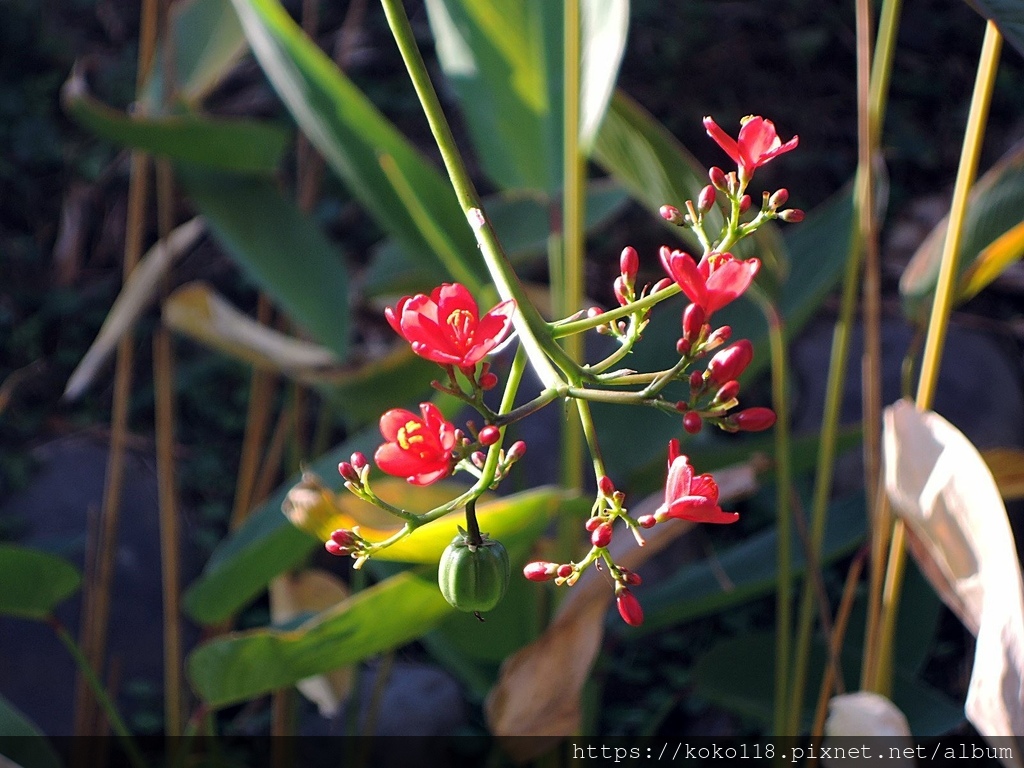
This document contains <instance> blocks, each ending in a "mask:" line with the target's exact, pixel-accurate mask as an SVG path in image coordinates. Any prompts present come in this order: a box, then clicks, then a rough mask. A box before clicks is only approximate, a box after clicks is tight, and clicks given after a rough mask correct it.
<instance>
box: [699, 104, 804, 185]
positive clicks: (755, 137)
mask: <svg viewBox="0 0 1024 768" xmlns="http://www.w3.org/2000/svg"><path fill="white" fill-rule="evenodd" d="M740 123H741V127H740V135H739V141H737V140H735V139H733V138H732V136H730V135H729V134H727V133H726V132H725V131H723V130H722V129H721V128H719V127H718V124H717V123H716V122H715V121H714V120H712V119H711V118H710V117H705V118H704V128H705V129H707V132H708V136H710V137H711V138H712V139H714V140H715V141H716V142H717V143H718V146H720V147H721V148H722V149H724V150H725V153H726V154H727V155H729V157H731V158H732V159H733V161H734V162H735V163H736V165H737V166H738V167H739V172H740V179H741V180H743V181H747V180H749V179H750V177H751V176H753V175H754V170H755V169H757V168H760V167H761V166H762V165H764V164H765V163H767V162H768V161H769V160H772V159H773V158H776V157H778V156H779V155H781V154H783V153H784V152H789V150H791V149H796V145H797V144H798V143H799V141H800V137H799V136H794V137H793V138H792V139H790V140H789V141H787V142H786V143H785V144H783V143H782V140H781V139H780V138H779V135H778V134H777V133H776V132H775V125H774V124H773V123H772V121H771V120H765V119H764V118H763V117H760V116H751V117H747V118H744V119H743V120H741V121H740Z"/></svg>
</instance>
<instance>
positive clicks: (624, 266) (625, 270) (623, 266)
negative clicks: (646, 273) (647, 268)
mask: <svg viewBox="0 0 1024 768" xmlns="http://www.w3.org/2000/svg"><path fill="white" fill-rule="evenodd" d="M639 269H640V256H639V255H638V254H637V252H636V248H633V247H632V246H629V245H627V246H626V247H625V248H623V249H622V253H621V254H620V255H619V271H620V272H622V276H623V277H625V278H626V279H627V280H628V281H629V282H631V283H632V282H633V281H634V280H636V273H637V271H638V270H639Z"/></svg>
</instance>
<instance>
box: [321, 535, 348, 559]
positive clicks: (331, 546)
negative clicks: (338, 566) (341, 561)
mask: <svg viewBox="0 0 1024 768" xmlns="http://www.w3.org/2000/svg"><path fill="white" fill-rule="evenodd" d="M324 549H326V550H327V551H328V552H329V553H331V554H332V555H334V556H335V557H345V556H346V555H350V554H352V550H350V549H349V548H348V547H343V546H341V545H340V544H338V542H336V541H331V540H330V539H328V540H327V541H325V542H324Z"/></svg>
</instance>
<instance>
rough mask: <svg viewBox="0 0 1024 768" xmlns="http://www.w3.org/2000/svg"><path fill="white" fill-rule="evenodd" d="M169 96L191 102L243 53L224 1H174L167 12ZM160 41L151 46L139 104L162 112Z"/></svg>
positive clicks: (241, 38)
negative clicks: (170, 66) (170, 43)
mask: <svg viewBox="0 0 1024 768" xmlns="http://www.w3.org/2000/svg"><path fill="white" fill-rule="evenodd" d="M170 15H171V35H172V39H173V40H174V53H173V56H174V85H175V88H174V96H175V97H176V98H178V99H183V100H185V101H186V102H188V103H189V104H191V105H193V106H195V105H196V104H197V103H198V102H199V101H200V100H201V99H202V98H203V97H204V96H205V95H206V94H207V93H208V92H209V91H210V90H211V89H212V88H213V87H214V86H215V85H216V84H217V83H219V82H220V81H221V80H222V79H223V77H224V76H225V75H226V74H227V73H228V72H229V71H230V70H231V68H232V67H233V66H234V65H235V63H236V62H237V61H238V60H239V59H240V58H241V56H242V54H243V53H245V50H246V48H247V46H246V43H245V35H244V34H243V33H242V25H241V24H239V22H238V15H237V14H236V13H235V11H234V9H233V8H232V7H231V2H230V0H179V2H176V3H174V4H173V5H172V6H171V10H170ZM163 66H164V65H163V45H162V43H161V45H160V46H158V47H157V51H156V55H155V56H154V57H153V66H152V68H151V69H150V73H149V75H148V76H147V77H146V87H145V89H144V91H143V95H142V98H141V100H140V101H141V104H142V106H143V108H144V110H145V111H146V112H147V113H149V114H159V113H160V112H161V111H162V110H163Z"/></svg>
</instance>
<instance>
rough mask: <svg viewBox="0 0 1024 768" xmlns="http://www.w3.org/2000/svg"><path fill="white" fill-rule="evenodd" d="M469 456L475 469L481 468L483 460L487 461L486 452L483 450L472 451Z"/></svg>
mask: <svg viewBox="0 0 1024 768" xmlns="http://www.w3.org/2000/svg"><path fill="white" fill-rule="evenodd" d="M469 458H470V459H471V460H472V462H473V466H474V467H476V468H477V469H483V468H484V462H485V461H487V454H485V453H484V452H483V451H473V453H472V454H471V455H470V457H469Z"/></svg>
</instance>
